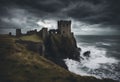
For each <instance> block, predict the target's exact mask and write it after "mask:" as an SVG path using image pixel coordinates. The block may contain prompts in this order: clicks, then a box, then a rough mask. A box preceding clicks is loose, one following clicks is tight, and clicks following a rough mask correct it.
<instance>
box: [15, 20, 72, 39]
mask: <svg viewBox="0 0 120 82" xmlns="http://www.w3.org/2000/svg"><path fill="white" fill-rule="evenodd" d="M57 24H58V27H57V29H51V30H49V31H48V29H47V28H42V29H41V30H40V31H39V32H37V30H30V31H27V33H26V35H30V34H38V35H39V36H41V37H42V38H45V37H46V36H48V35H50V34H55V35H61V36H64V37H68V36H71V35H72V34H73V33H71V21H70V20H69V21H67V20H60V21H58V23H57ZM21 35H22V33H21V29H16V36H21Z"/></svg>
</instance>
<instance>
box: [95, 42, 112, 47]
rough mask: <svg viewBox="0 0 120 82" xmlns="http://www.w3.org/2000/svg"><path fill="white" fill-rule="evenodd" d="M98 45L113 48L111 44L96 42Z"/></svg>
mask: <svg viewBox="0 0 120 82" xmlns="http://www.w3.org/2000/svg"><path fill="white" fill-rule="evenodd" d="M96 44H97V45H104V46H111V43H105V42H96Z"/></svg>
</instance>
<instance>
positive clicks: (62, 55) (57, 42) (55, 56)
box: [45, 35, 80, 68]
mask: <svg viewBox="0 0 120 82" xmlns="http://www.w3.org/2000/svg"><path fill="white" fill-rule="evenodd" d="M45 50H46V51H45V52H46V53H45V57H46V58H48V59H50V60H52V61H53V62H55V63H56V64H58V65H60V66H62V67H64V68H67V66H66V65H65V63H64V61H63V59H66V58H70V59H74V60H77V61H79V56H80V53H79V48H78V47H77V45H76V40H75V38H74V36H73V35H71V36H69V37H64V36H61V35H49V36H48V37H47V39H46V40H45Z"/></svg>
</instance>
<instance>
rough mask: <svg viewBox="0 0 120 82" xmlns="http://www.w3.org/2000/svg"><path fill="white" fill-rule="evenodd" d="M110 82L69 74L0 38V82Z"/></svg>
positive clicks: (36, 55)
mask: <svg viewBox="0 0 120 82" xmlns="http://www.w3.org/2000/svg"><path fill="white" fill-rule="evenodd" d="M106 81H107V82H112V81H111V80H98V79H96V78H93V77H81V76H77V75H75V74H72V73H70V72H69V71H67V70H65V69H63V68H61V67H59V66H58V65H56V64H54V63H53V62H51V61H49V60H47V59H45V58H44V57H42V56H39V54H37V53H34V52H31V51H29V50H27V49H26V48H25V47H24V46H23V45H21V44H18V43H15V38H12V37H8V36H0V82H106Z"/></svg>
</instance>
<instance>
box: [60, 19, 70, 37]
mask: <svg viewBox="0 0 120 82" xmlns="http://www.w3.org/2000/svg"><path fill="white" fill-rule="evenodd" d="M58 34H60V35H63V36H69V35H71V21H65V20H60V21H58Z"/></svg>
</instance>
